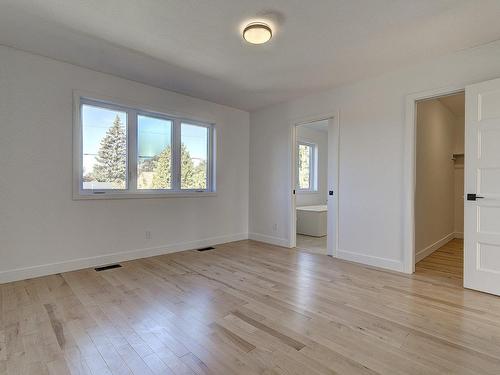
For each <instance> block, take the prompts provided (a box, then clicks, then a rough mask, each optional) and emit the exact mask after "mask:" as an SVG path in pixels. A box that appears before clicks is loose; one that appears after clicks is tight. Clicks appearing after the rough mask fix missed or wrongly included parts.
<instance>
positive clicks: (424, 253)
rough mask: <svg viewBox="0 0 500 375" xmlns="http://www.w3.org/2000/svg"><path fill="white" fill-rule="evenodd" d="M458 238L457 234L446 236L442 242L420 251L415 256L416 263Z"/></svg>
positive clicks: (452, 233)
mask: <svg viewBox="0 0 500 375" xmlns="http://www.w3.org/2000/svg"><path fill="white" fill-rule="evenodd" d="M454 238H456V236H455V232H451V233H450V234H448V235H446V236H444V237H443V238H441V239H440V240H438V241H436V242H434V243H433V244H432V245H429V246H427V247H426V248H425V249H422V250H420V251H419V252H417V253H416V254H415V263H418V262H420V261H421V260H422V259H424V258H426V257H428V256H429V255H431V254H432V253H433V252H434V251H436V250H437V249H439V248H440V247H442V246H444V245H446V244H447V243H448V242H450V241H451V240H452V239H454Z"/></svg>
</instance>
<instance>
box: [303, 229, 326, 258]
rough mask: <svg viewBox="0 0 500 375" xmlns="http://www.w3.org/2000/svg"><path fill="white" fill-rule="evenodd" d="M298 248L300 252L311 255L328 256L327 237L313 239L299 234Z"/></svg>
mask: <svg viewBox="0 0 500 375" xmlns="http://www.w3.org/2000/svg"><path fill="white" fill-rule="evenodd" d="M296 247H297V249H299V250H304V251H307V252H310V253H315V254H323V255H326V254H327V249H326V236H323V237H312V236H304V235H303V234H297V241H296Z"/></svg>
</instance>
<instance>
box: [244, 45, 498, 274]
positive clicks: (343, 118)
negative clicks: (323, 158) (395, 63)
mask: <svg viewBox="0 0 500 375" xmlns="http://www.w3.org/2000/svg"><path fill="white" fill-rule="evenodd" d="M498 61H500V42H495V43H491V44H488V45H484V46H481V47H477V48H473V49H469V50H464V51H460V52H457V53H454V54H451V55H447V56H443V57H441V58H438V59H434V60H432V61H427V62H423V63H420V64H417V65H414V66H411V67H407V68H405V69H401V70H398V71H395V72H392V73H389V74H385V75H382V76H378V77H375V78H371V79H367V80H363V81H360V82H356V83H353V84H350V85H347V86H344V87H340V88H336V89H333V90H329V91H326V92H323V93H318V94H315V95H309V96H307V97H304V98H301V99H297V100H293V101H288V102H285V103H282V104H279V105H275V106H272V107H269V108H265V109H262V110H260V111H257V112H255V113H252V114H251V116H250V123H251V126H250V232H251V236H252V237H253V238H260V239H267V240H268V241H270V242H274V243H281V244H285V243H288V241H289V238H290V232H289V231H290V226H289V223H290V215H291V213H290V209H291V206H290V203H289V202H290V188H289V184H290V180H291V177H290V175H291V171H290V168H287V166H288V165H290V160H289V155H290V147H291V142H290V127H291V124H292V122H293V120H294V119H297V118H304V117H308V116H317V115H320V114H325V113H332V112H334V111H335V110H339V111H340V171H339V192H338V193H339V249H338V256H339V257H342V258H346V259H351V260H355V261H360V262H364V263H368V264H373V265H377V266H381V267H387V268H391V269H396V270H402V269H404V267H403V262H402V260H403V248H404V243H403V242H404V225H405V222H404V220H405V214H406V212H405V200H404V199H405V197H406V195H405V192H404V171H403V162H404V158H405V154H404V149H403V147H404V135H405V134H404V131H405V125H404V124H405V101H406V96H407V95H408V94H410V93H416V92H421V91H427V90H430V89H435V88H440V87H450V86H465V85H466V84H469V83H473V82H480V81H484V80H488V79H492V78H495V77H500V64H499V63H498ZM367 64H369V61H368V62H367ZM273 224H277V227H276V230H273Z"/></svg>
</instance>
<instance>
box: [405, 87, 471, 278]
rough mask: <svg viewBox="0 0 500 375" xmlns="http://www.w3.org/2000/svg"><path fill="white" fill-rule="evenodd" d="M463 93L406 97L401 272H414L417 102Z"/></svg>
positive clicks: (445, 90)
mask: <svg viewBox="0 0 500 375" xmlns="http://www.w3.org/2000/svg"><path fill="white" fill-rule="evenodd" d="M464 91H465V86H451V87H446V88H439V89H435V90H429V91H423V92H418V93H414V94H410V95H407V97H406V116H405V141H404V150H405V152H404V155H405V157H404V168H403V170H404V184H403V204H404V212H405V219H404V230H403V272H404V273H408V274H412V273H414V272H415V186H416V143H417V133H416V131H417V124H416V120H417V118H416V114H417V111H416V108H417V102H418V101H421V100H426V99H436V98H439V97H442V96H447V95H453V94H458V93H461V92H464Z"/></svg>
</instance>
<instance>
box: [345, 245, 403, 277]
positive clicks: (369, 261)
mask: <svg viewBox="0 0 500 375" xmlns="http://www.w3.org/2000/svg"><path fill="white" fill-rule="evenodd" d="M337 258H339V259H343V260H348V261H351V262H356V263H362V264H366V265H368V266H373V267H379V268H385V269H388V270H392V271H397V272H404V264H403V262H401V261H399V260H394V259H388V258H381V257H376V256H373V255H368V254H361V253H355V252H352V251H347V250H341V249H337Z"/></svg>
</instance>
